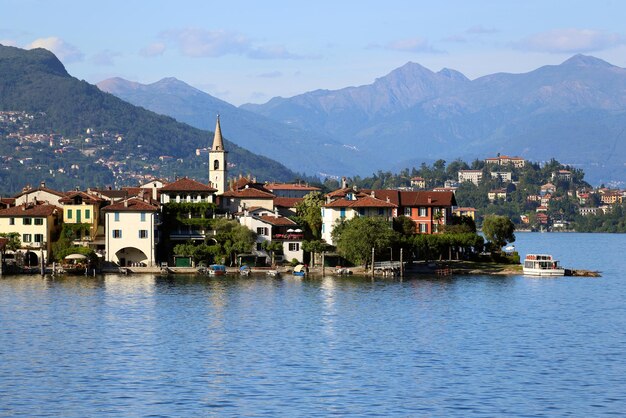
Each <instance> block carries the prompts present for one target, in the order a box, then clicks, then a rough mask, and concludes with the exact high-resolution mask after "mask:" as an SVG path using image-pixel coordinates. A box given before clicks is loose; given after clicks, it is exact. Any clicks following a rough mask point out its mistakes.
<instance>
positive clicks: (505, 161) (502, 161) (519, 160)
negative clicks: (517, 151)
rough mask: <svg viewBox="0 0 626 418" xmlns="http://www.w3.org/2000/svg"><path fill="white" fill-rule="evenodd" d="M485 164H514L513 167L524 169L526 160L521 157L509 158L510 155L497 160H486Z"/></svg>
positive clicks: (498, 157)
mask: <svg viewBox="0 0 626 418" xmlns="http://www.w3.org/2000/svg"><path fill="white" fill-rule="evenodd" d="M485 164H497V165H507V164H513V167H517V168H522V167H524V166H525V165H526V160H524V159H523V158H521V157H509V156H508V155H498V156H497V157H495V158H485Z"/></svg>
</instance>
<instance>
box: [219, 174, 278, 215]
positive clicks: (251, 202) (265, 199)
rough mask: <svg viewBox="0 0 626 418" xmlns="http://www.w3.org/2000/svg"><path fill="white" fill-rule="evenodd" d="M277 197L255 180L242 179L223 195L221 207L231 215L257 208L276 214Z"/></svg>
mask: <svg viewBox="0 0 626 418" xmlns="http://www.w3.org/2000/svg"><path fill="white" fill-rule="evenodd" d="M275 197H276V196H275V195H274V194H273V193H272V192H270V191H269V190H267V189H266V188H265V187H264V185H263V184H260V183H257V182H256V181H255V180H254V179H248V178H246V177H240V178H239V179H238V180H237V181H236V182H234V183H233V184H232V185H231V187H230V189H229V190H227V191H226V192H224V193H223V194H222V196H221V206H222V208H223V209H224V210H226V211H227V212H230V213H238V212H243V211H244V210H245V209H251V208H257V207H259V208H264V209H267V210H269V211H270V212H274V198H275Z"/></svg>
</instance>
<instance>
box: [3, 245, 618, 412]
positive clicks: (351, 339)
mask: <svg viewBox="0 0 626 418" xmlns="http://www.w3.org/2000/svg"><path fill="white" fill-rule="evenodd" d="M516 246H517V249H518V250H519V251H520V252H521V253H522V254H525V253H526V252H547V253H551V254H553V255H554V256H556V257H558V258H559V259H560V260H562V261H563V264H564V265H565V266H567V267H575V268H587V269H594V270H601V271H602V272H603V277H601V278H599V279H594V278H557V279H533V278H525V277H522V276H512V277H489V276H459V277H452V278H443V279H441V278H424V277H421V278H406V279H405V280H404V281H403V282H399V281H392V280H389V281H385V280H376V281H372V280H371V279H369V278H357V277H352V278H332V277H329V278H324V279H306V280H302V279H293V278H290V277H289V278H282V279H268V278H265V277H251V278H246V279H234V278H231V279H209V278H204V277H202V278H196V277H170V278H164V277H156V276H155V277H153V276H106V277H96V278H85V277H79V278H65V279H52V278H44V279H42V278H40V277H37V276H30V277H29V276H20V277H17V276H13V277H4V278H2V279H0V416H63V417H86V416H107V417H108V416H329V415H340V416H459V417H461V416H462V417H467V416H485V417H494V416H529V417H530V416H550V417H554V416H580V417H583V416H584V417H589V416H593V417H597V416H604V415H617V416H624V415H626V275H625V274H624V271H626V260H625V257H624V254H625V252H626V236H625V235H608V234H607V235H604V234H589V235H585V234H538V233H535V234H518V241H517V242H516Z"/></svg>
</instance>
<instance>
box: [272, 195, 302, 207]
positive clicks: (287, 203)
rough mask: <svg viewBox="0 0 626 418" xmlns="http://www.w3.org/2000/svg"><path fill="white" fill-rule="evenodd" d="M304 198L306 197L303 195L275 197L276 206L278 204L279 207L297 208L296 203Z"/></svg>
mask: <svg viewBox="0 0 626 418" xmlns="http://www.w3.org/2000/svg"><path fill="white" fill-rule="evenodd" d="M303 200H304V198H302V197H275V198H274V206H278V207H279V208H295V207H296V205H297V204H298V203H300V202H302V201H303Z"/></svg>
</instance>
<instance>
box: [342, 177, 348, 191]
mask: <svg viewBox="0 0 626 418" xmlns="http://www.w3.org/2000/svg"><path fill="white" fill-rule="evenodd" d="M346 187H348V180H347V179H346V178H345V177H342V178H341V188H342V189H345V188H346Z"/></svg>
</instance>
